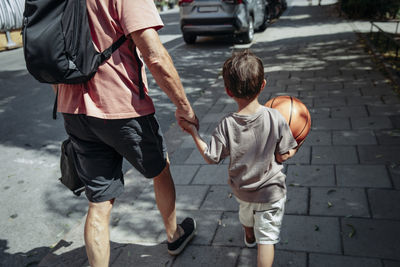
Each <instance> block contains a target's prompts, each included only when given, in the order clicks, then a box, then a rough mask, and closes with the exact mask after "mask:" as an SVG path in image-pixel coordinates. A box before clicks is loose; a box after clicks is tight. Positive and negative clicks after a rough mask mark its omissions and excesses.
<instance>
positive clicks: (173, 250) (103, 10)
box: [58, 0, 198, 266]
mask: <svg viewBox="0 0 400 267" xmlns="http://www.w3.org/2000/svg"><path fill="white" fill-rule="evenodd" d="M87 8H88V15H89V23H90V27H91V34H92V37H93V42H94V44H95V46H96V47H97V49H98V50H100V51H103V50H104V49H105V48H107V47H108V46H110V45H111V44H112V43H113V42H114V41H116V40H117V39H118V38H119V37H120V36H122V34H124V35H126V36H127V37H128V40H127V41H126V42H125V43H124V44H123V45H122V46H121V47H120V48H119V49H118V50H117V51H115V52H114V53H113V54H112V56H111V58H110V59H108V60H107V61H106V62H105V63H104V64H103V65H101V66H100V68H99V69H98V72H97V73H96V75H95V76H94V77H93V78H92V79H91V80H90V81H89V82H87V83H85V84H78V85H65V84H60V85H58V94H59V95H58V111H59V112H62V113H63V116H64V121H65V129H66V131H67V133H68V135H69V136H70V138H71V140H72V144H73V147H74V150H75V151H76V155H77V160H76V162H75V163H76V166H77V171H78V174H79V177H80V179H81V180H82V181H83V182H84V183H85V188H86V191H85V192H86V196H87V198H88V200H89V210H88V214H87V218H86V224H85V244H86V252H87V255H88V258H89V263H90V265H91V266H108V263H109V257H110V242H109V217H110V212H111V208H112V206H113V203H114V199H115V198H116V197H117V196H118V195H120V194H121V193H122V191H123V174H122V170H121V168H122V158H123V157H125V158H126V159H127V160H128V161H129V162H130V163H131V164H132V165H133V166H134V167H135V168H136V169H137V170H139V171H140V172H141V173H142V174H143V175H144V176H145V177H147V178H153V181H154V192H155V198H156V202H157V207H158V209H159V210H160V213H161V216H162V218H163V222H164V226H165V229H166V233H167V239H168V252H169V253H170V254H172V255H177V254H179V253H180V252H181V251H182V250H183V248H184V247H185V246H186V244H187V243H188V242H189V241H190V239H191V238H192V237H193V236H194V234H195V228H196V223H195V221H194V220H193V219H192V218H186V219H185V220H184V221H183V222H182V223H181V224H179V225H177V222H176V210H175V187H174V183H173V180H172V178H171V173H170V171H169V162H168V156H167V153H166V149H165V144H164V141H163V137H162V133H161V131H160V128H159V125H158V122H157V120H156V118H155V116H154V112H155V109H154V105H153V102H152V100H151V98H150V97H149V96H148V95H147V81H146V77H145V72H144V69H143V68H142V62H141V60H140V57H139V53H138V51H139V52H140V54H141V55H142V57H143V59H144V62H145V63H146V65H147V67H148V69H149V70H150V72H151V74H152V76H153V77H154V79H155V81H156V82H157V84H158V85H159V86H160V88H161V89H162V90H163V91H164V92H165V93H166V94H167V95H168V97H169V98H170V99H171V101H172V102H173V103H174V104H175V106H176V112H175V116H176V119H177V120H178V123H179V121H181V120H183V119H184V120H187V121H189V122H192V123H194V124H195V125H198V120H197V118H196V116H195V113H194V111H193V109H192V107H191V105H190V103H189V101H188V100H187V98H186V95H185V92H184V90H183V86H182V84H181V81H180V79H179V76H178V73H177V71H176V69H175V67H174V65H173V62H172V60H171V58H170V56H169V54H168V52H167V51H166V49H165V48H164V46H163V45H162V44H161V42H160V40H159V37H158V34H157V30H158V29H160V28H161V27H162V26H163V23H162V21H161V18H160V16H159V14H158V12H157V10H156V7H155V5H154V2H153V0H134V1H132V0H118V1H116V0H87Z"/></svg>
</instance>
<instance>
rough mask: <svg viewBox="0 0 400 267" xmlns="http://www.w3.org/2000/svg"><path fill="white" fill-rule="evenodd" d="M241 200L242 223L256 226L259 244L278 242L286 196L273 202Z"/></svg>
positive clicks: (255, 233) (240, 214)
mask: <svg viewBox="0 0 400 267" xmlns="http://www.w3.org/2000/svg"><path fill="white" fill-rule="evenodd" d="M236 200H237V201H238V202H239V220H240V222H241V224H243V225H244V226H247V227H253V228H254V235H255V237H256V241H257V244H276V243H278V242H279V234H280V232H281V224H282V219H283V214H284V212H285V202H286V197H284V198H282V199H280V200H278V201H276V202H273V203H250V202H246V201H242V200H240V199H238V198H236Z"/></svg>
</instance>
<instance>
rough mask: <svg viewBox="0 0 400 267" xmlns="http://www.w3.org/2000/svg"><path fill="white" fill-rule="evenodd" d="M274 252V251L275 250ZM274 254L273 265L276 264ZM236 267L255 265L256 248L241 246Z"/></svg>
mask: <svg viewBox="0 0 400 267" xmlns="http://www.w3.org/2000/svg"><path fill="white" fill-rule="evenodd" d="M275 252H276V251H275ZM276 256H277V255H276V254H275V258H274V266H275V264H276V261H275V260H276ZM237 266H238V267H248V266H257V249H255V248H254V249H253V248H251V249H250V248H243V249H242V250H241V251H240V256H239V263H238V265H237Z"/></svg>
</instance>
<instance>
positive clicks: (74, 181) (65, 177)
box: [59, 138, 85, 196]
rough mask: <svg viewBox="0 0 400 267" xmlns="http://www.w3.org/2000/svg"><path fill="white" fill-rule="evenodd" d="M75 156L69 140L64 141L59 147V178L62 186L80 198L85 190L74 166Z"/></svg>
mask: <svg viewBox="0 0 400 267" xmlns="http://www.w3.org/2000/svg"><path fill="white" fill-rule="evenodd" d="M75 160H76V154H75V151H74V148H73V146H72V143H71V139H69V138H68V139H67V140H65V141H64V142H63V143H62V145H61V159H60V168H61V178H60V179H59V180H60V181H61V183H62V184H63V185H65V186H66V187H68V188H69V189H70V190H71V191H72V192H73V193H74V194H75V195H76V196H80V195H81V193H82V192H83V191H84V190H85V185H84V184H83V182H82V181H81V179H79V176H78V173H77V171H76V166H75Z"/></svg>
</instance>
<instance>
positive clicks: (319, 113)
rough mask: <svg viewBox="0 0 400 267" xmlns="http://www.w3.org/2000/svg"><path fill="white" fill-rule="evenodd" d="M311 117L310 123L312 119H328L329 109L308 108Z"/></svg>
mask: <svg viewBox="0 0 400 267" xmlns="http://www.w3.org/2000/svg"><path fill="white" fill-rule="evenodd" d="M308 111H309V112H310V115H311V123H312V121H313V120H314V119H318V118H329V116H330V115H331V108H308Z"/></svg>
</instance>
